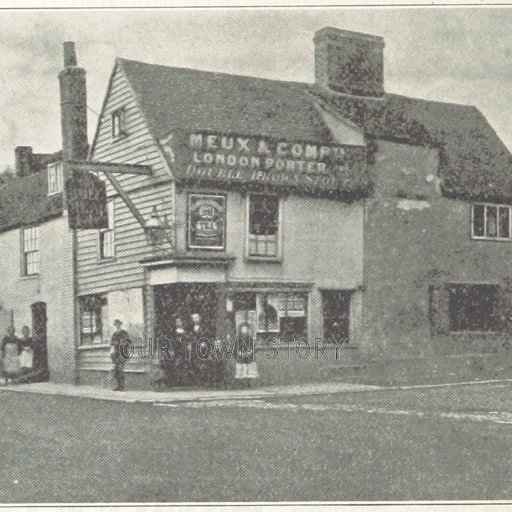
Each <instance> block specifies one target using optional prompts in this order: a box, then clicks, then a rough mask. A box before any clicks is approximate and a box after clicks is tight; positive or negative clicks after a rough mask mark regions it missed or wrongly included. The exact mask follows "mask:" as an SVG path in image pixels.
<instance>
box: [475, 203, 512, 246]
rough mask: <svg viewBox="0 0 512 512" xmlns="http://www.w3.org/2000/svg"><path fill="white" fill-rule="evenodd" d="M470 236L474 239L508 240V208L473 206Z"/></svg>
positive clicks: (509, 233)
mask: <svg viewBox="0 0 512 512" xmlns="http://www.w3.org/2000/svg"><path fill="white" fill-rule="evenodd" d="M471 218H472V222H471V224H472V229H471V236H472V237H473V238H476V239H479V238H480V239H488V240H510V238H511V226H510V206H505V205H493V204H474V205H472V209H471Z"/></svg>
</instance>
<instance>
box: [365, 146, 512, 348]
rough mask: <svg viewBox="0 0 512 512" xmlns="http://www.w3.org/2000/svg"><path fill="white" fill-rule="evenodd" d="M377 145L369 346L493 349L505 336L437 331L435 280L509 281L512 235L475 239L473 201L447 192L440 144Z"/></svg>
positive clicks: (369, 212) (368, 224)
mask: <svg viewBox="0 0 512 512" xmlns="http://www.w3.org/2000/svg"><path fill="white" fill-rule="evenodd" d="M377 146H378V151H377V153H376V161H375V165H374V166H373V169H372V172H373V175H374V179H375V193H374V194H373V195H372V196H371V197H370V198H369V199H367V200H366V201H365V222H364V285H365V291H364V293H363V312H364V313H363V318H364V322H363V325H364V336H363V337H362V344H363V346H364V347H365V349H366V350H367V351H368V352H371V353H373V354H375V355H378V356H384V357H387V356H389V357H397V356H399V357H401V356H410V355H414V356H417V355H431V354H449V353H463V352H481V351H485V350H489V348H490V345H492V344H494V343H496V342H498V343H499V342H500V341H501V340H502V339H503V336H502V335H499V334H493V333H488V334H485V333H469V332H464V333H462V332H461V333H449V332H448V333H446V334H445V335H443V336H439V335H435V334H434V335H433V333H432V325H431V317H430V316H431V308H430V298H429V297H430V287H431V286H436V285H440V284H447V283H479V284H480V283H489V284H497V285H504V284H505V283H506V280H507V278H508V276H509V275H510V262H511V261H512V260H511V258H512V242H495V241H475V240H471V204H470V203H469V202H467V201H461V200H455V199H449V198H446V197H444V196H442V195H441V193H440V187H439V185H440V181H439V177H438V165H439V164H438V162H439V156H438V151H437V150H435V149H428V148H421V147H415V146H410V145H406V144H398V143H393V142H386V141H378V142H377ZM446 313H447V312H446ZM491 348H492V347H491Z"/></svg>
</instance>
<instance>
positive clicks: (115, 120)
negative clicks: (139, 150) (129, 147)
mask: <svg viewBox="0 0 512 512" xmlns="http://www.w3.org/2000/svg"><path fill="white" fill-rule="evenodd" d="M125 117H126V116H125V111H124V108H120V109H117V110H115V111H114V112H112V138H113V139H118V138H120V137H123V136H124V135H126V126H125V125H126V120H125Z"/></svg>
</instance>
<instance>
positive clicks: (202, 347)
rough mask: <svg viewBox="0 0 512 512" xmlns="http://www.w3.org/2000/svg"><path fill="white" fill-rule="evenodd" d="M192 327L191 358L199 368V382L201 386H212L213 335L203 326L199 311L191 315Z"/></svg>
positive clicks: (213, 374)
mask: <svg viewBox="0 0 512 512" xmlns="http://www.w3.org/2000/svg"><path fill="white" fill-rule="evenodd" d="M191 320H192V329H191V337H192V339H193V340H194V343H193V358H194V360H195V363H196V367H197V369H198V370H199V372H198V373H199V379H200V382H199V384H200V385H201V386H205V387H208V386H212V385H213V384H214V383H215V380H216V379H215V377H216V376H215V369H216V368H215V362H216V361H215V354H214V342H215V340H214V339H213V336H212V334H211V332H210V330H209V329H208V328H207V327H206V326H205V324H204V323H203V321H202V318H201V315H199V313H193V314H192V315H191Z"/></svg>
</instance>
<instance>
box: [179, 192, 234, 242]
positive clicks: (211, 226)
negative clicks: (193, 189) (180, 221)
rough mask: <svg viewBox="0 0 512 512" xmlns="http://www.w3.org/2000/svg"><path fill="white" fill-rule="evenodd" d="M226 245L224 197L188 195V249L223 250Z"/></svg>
mask: <svg viewBox="0 0 512 512" xmlns="http://www.w3.org/2000/svg"><path fill="white" fill-rule="evenodd" d="M225 245H226V196H223V195H213V194H189V196H188V248H189V249H213V250H219V251H221V250H224V248H225Z"/></svg>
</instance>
